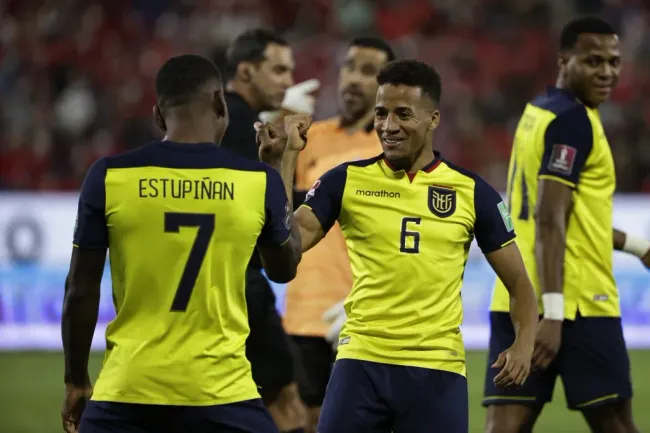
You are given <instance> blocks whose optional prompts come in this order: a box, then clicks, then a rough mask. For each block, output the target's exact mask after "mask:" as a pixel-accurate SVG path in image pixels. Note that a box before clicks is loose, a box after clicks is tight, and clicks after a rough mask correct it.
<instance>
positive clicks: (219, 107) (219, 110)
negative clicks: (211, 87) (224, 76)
mask: <svg viewBox="0 0 650 433" xmlns="http://www.w3.org/2000/svg"><path fill="white" fill-rule="evenodd" d="M212 109H213V110H214V112H215V113H216V114H217V116H218V117H228V107H227V106H226V99H225V98H224V96H223V90H222V89H219V90H215V91H214V94H213V95H212Z"/></svg>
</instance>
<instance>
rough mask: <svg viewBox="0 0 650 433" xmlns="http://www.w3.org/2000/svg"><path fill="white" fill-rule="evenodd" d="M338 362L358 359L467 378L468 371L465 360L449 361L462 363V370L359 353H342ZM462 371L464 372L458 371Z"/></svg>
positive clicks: (442, 362) (439, 362)
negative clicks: (442, 372) (388, 359)
mask: <svg viewBox="0 0 650 433" xmlns="http://www.w3.org/2000/svg"><path fill="white" fill-rule="evenodd" d="M336 359H337V360H339V359H356V360H358V361H367V362H376V363H378V364H386V365H399V366H402V367H418V368H426V369H429V370H440V371H447V372H449V373H456V374H458V375H460V376H463V377H467V369H466V367H465V359H459V360H456V361H448V362H449V363H454V364H459V363H462V365H463V367H462V369H459V368H451V366H450V368H445V366H444V365H436V366H435V367H434V366H432V365H431V364H432V363H431V362H430V361H429V362H427V361H422V362H411V361H402V360H397V359H391V360H390V361H387V360H386V359H384V358H382V357H379V356H372V355H369V354H360V353H358V352H355V353H347V354H346V353H340V352H339V355H338V356H337V357H336ZM444 362H445V361H438V362H436V364H444ZM458 370H462V371H458Z"/></svg>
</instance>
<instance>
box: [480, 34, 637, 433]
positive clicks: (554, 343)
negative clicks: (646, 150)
mask: <svg viewBox="0 0 650 433" xmlns="http://www.w3.org/2000/svg"><path fill="white" fill-rule="evenodd" d="M620 63H621V58H620V50H619V41H618V37H617V36H616V35H601V34H581V35H579V37H578V40H577V42H576V45H575V47H574V48H573V49H572V50H569V51H566V52H562V53H560V55H559V56H558V66H559V75H558V79H557V84H556V86H557V87H558V88H563V89H567V90H569V91H570V92H572V93H573V94H575V95H576V96H577V97H578V99H580V101H581V102H583V103H584V104H585V105H587V106H588V107H594V108H595V107H597V106H598V105H600V104H601V103H603V102H605V101H607V100H608V99H609V97H610V95H611V92H612V89H613V88H614V86H615V85H616V83H617V82H618V77H619V74H620ZM572 209H573V189H572V188H571V187H569V186H567V185H565V184H563V183H560V182H557V181H554V180H551V179H540V180H539V186H538V194H537V206H536V208H535V222H536V233H535V257H536V261H537V272H538V277H539V282H540V287H541V288H542V291H543V292H544V293H563V285H564V255H565V250H566V229H567V222H568V220H569V217H570V215H571V212H572ZM625 238H626V234H625V233H624V232H622V231H620V230H616V229H614V232H613V247H614V249H616V250H622V249H623V245H624V244H625ZM641 260H642V262H643V263H644V265H646V266H648V263H650V252H649V253H648V254H646V255H645V256H644V257H643V258H642V259H641ZM561 341H562V321H561V320H550V319H542V320H541V321H540V323H539V327H538V330H537V336H536V339H535V351H534V353H533V368H539V369H546V368H548V367H549V365H550V364H551V362H553V360H554V359H555V357H556V356H557V353H558V352H559V350H560V345H561ZM541 410H542V406H536V407H530V406H523V405H521V406H518V405H498V406H497V405H493V406H490V407H489V408H488V415H487V423H486V432H488V433H492V432H494V433H496V432H505V433H509V432H512V433H515V432H516V433H526V432H530V431H532V428H533V426H534V424H535V421H536V420H537V417H538V416H539V414H540V413H541ZM583 415H584V417H585V419H586V420H587V423H588V424H589V426H590V427H591V430H592V432H603V433H604V432H611V433H636V432H637V430H636V427H634V423H633V421H632V407H631V402H630V400H625V401H621V402H617V403H614V404H611V405H608V406H605V407H599V408H597V409H592V410H585V411H583Z"/></svg>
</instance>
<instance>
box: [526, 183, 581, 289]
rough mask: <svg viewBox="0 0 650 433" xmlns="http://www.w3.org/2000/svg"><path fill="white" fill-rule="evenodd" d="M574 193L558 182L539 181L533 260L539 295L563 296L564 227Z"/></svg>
mask: <svg viewBox="0 0 650 433" xmlns="http://www.w3.org/2000/svg"><path fill="white" fill-rule="evenodd" d="M572 199H573V190H572V189H571V188H570V187H568V186H567V185H564V184H562V183H560V182H557V181H554V180H549V179H540V181H539V193H538V199H537V208H536V209H535V223H536V224H535V226H536V232H535V259H536V262H537V276H538V278H539V283H540V287H541V288H542V293H562V292H563V284H564V253H565V250H566V227H567V222H568V219H569V214H570V212H571V209H572Z"/></svg>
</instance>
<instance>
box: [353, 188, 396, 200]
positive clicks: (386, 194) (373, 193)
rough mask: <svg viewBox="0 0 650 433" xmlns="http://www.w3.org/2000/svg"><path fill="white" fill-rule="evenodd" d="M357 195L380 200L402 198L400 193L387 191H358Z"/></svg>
mask: <svg viewBox="0 0 650 433" xmlns="http://www.w3.org/2000/svg"><path fill="white" fill-rule="evenodd" d="M357 195H362V196H365V197H379V198H400V197H401V195H400V193H399V192H395V191H386V190H385V189H380V190H374V189H358V190H357Z"/></svg>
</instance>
